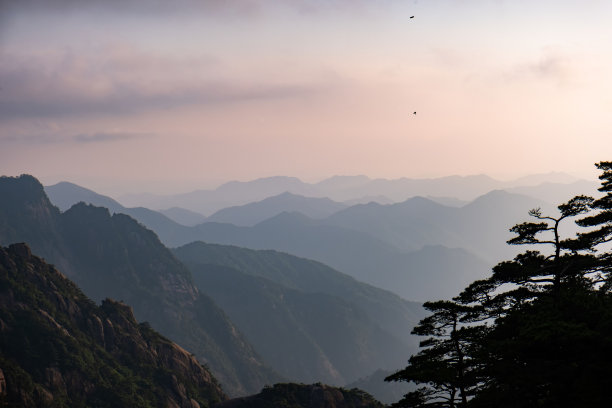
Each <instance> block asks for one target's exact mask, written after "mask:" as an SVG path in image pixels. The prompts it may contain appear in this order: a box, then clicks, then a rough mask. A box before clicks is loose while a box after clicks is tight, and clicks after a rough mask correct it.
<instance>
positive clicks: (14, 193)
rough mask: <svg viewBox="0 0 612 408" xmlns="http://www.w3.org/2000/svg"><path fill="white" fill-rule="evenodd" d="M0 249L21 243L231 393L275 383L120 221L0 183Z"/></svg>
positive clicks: (146, 238) (28, 180)
mask: <svg viewBox="0 0 612 408" xmlns="http://www.w3.org/2000/svg"><path fill="white" fill-rule="evenodd" d="M0 196H1V197H2V200H0V244H2V245H8V244H10V243H13V242H27V243H29V244H30V245H31V247H32V249H33V250H34V251H35V252H36V253H38V254H40V255H42V256H44V257H45V258H46V259H47V260H48V261H49V262H52V263H53V264H55V265H56V266H57V267H59V268H60V269H61V270H62V271H63V272H64V273H66V274H67V275H68V276H69V277H70V278H71V279H73V280H74V281H75V282H76V283H77V284H78V285H79V287H81V288H82V289H83V291H84V292H85V294H86V295H88V296H89V297H91V298H92V299H94V300H95V301H100V300H102V299H104V298H106V297H112V298H114V299H119V300H123V301H125V302H127V303H128V304H130V305H131V306H133V308H134V314H135V316H136V318H137V319H138V320H145V321H148V322H150V323H151V325H152V327H153V328H155V329H156V330H158V331H159V332H160V333H162V334H163V335H165V336H167V337H169V338H170V339H172V340H173V341H176V342H177V343H178V344H180V345H181V346H182V347H185V348H186V349H188V350H190V351H191V352H193V353H194V354H195V355H196V356H197V357H198V358H199V359H201V360H202V361H204V362H206V363H207V364H208V365H209V367H210V368H211V370H212V371H213V372H214V373H215V376H216V377H217V378H218V379H219V380H220V381H221V382H222V383H223V385H224V387H225V389H226V391H227V392H228V393H229V394H232V395H240V394H242V395H244V394H246V393H252V392H256V391H258V390H259V389H260V388H261V387H262V386H263V385H264V384H269V383H272V382H274V381H277V380H278V379H280V377H279V376H278V375H277V374H275V373H274V372H273V371H272V370H271V369H269V368H267V366H265V365H264V364H263V363H262V361H261V359H260V357H259V356H258V355H257V353H256V352H255V350H254V349H253V348H252V346H251V345H250V344H249V343H248V341H247V340H246V339H245V338H244V337H243V335H242V334H240V332H239V330H238V329H237V328H236V327H235V326H234V325H233V324H232V323H231V322H230V321H229V320H228V319H227V317H226V315H225V314H224V313H223V311H222V310H221V309H219V308H218V306H216V305H215V303H214V302H213V301H212V299H210V298H209V297H208V296H206V295H204V294H202V293H200V292H199V291H198V289H197V288H196V287H195V286H194V284H193V282H192V279H191V274H190V272H189V270H188V269H187V268H186V267H185V266H184V265H183V264H182V263H181V262H180V261H178V260H177V259H176V258H175V257H174V255H173V254H172V253H171V252H170V251H169V250H168V249H167V248H166V247H164V245H162V244H161V242H160V241H159V239H158V238H157V236H156V235H155V234H154V233H153V232H152V231H149V230H147V229H145V228H144V227H143V226H142V225H140V224H139V223H138V222H136V221H135V220H133V219H132V218H130V217H129V216H127V215H123V214H114V215H112V216H111V215H110V213H109V211H108V210H107V209H105V208H100V207H94V206H91V205H86V204H84V203H81V204H78V205H75V206H73V207H71V208H70V209H69V210H67V211H65V212H64V213H61V212H60V211H59V209H57V207H55V206H53V205H51V203H50V202H49V200H48V198H47V196H46V195H45V193H44V190H43V187H42V185H41V184H40V183H39V182H38V180H36V179H35V178H34V177H31V176H25V175H24V176H21V177H18V178H11V177H2V178H0Z"/></svg>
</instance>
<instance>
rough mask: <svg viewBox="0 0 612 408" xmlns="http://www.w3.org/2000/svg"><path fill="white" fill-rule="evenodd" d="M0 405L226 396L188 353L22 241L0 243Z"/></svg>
mask: <svg viewBox="0 0 612 408" xmlns="http://www.w3.org/2000/svg"><path fill="white" fill-rule="evenodd" d="M0 305H1V307H0V385H1V386H0V405H2V406H19V407H77V406H96V407H120V406H121V407H128V406H129V407H145V406H160V405H164V406H176V407H187V406H189V407H193V408H196V407H200V406H202V407H207V406H210V405H212V404H214V403H216V402H220V401H223V400H226V399H227V397H226V396H225V394H224V393H223V391H222V390H221V387H220V386H219V384H218V383H217V382H216V380H215V379H214V377H213V376H212V375H211V373H210V372H209V371H208V370H207V369H206V368H205V367H203V366H202V365H201V364H200V363H199V362H198V360H197V359H196V358H195V357H194V356H193V355H192V354H190V353H188V352H187V351H185V350H184V349H182V348H181V347H179V346H178V345H176V344H175V343H173V342H171V341H170V340H168V339H166V338H165V337H163V336H161V335H159V334H158V333H157V332H155V331H154V330H153V329H151V327H150V326H149V325H148V324H147V323H141V324H138V323H137V322H136V319H135V318H134V315H133V312H132V309H131V308H130V307H129V306H128V305H126V304H124V303H122V302H117V301H114V300H110V299H106V300H104V301H103V302H102V304H101V305H100V306H96V305H95V304H94V303H93V302H92V301H91V300H90V299H88V298H87V297H86V296H85V295H84V294H83V293H82V292H81V290H80V289H79V288H78V287H77V286H76V285H75V284H73V283H72V282H71V281H69V280H68V279H67V278H66V277H65V276H64V275H63V274H62V273H61V272H60V271H58V270H57V269H56V268H54V267H53V266H51V265H49V264H47V263H46V262H45V261H44V260H42V259H41V258H38V257H36V256H34V255H32V253H31V251H30V248H29V247H28V246H27V245H25V244H13V245H11V246H9V247H8V248H2V247H0Z"/></svg>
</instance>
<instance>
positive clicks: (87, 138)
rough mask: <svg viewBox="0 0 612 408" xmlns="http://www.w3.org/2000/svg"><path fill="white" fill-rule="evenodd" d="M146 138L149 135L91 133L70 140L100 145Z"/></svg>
mask: <svg viewBox="0 0 612 408" xmlns="http://www.w3.org/2000/svg"><path fill="white" fill-rule="evenodd" d="M147 136H150V135H147V134H143V133H93V134H80V135H76V136H73V137H72V138H71V139H72V140H74V141H75V142H78V143H102V142H116V141H122V140H130V139H140V138H143V137H147Z"/></svg>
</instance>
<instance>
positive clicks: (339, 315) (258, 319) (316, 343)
mask: <svg viewBox="0 0 612 408" xmlns="http://www.w3.org/2000/svg"><path fill="white" fill-rule="evenodd" d="M191 269H192V271H193V273H194V279H195V281H196V283H197V284H198V285H199V286H200V287H201V288H206V290H207V293H209V294H210V296H211V297H212V298H213V299H214V300H215V302H217V303H218V304H219V305H221V307H222V308H223V309H224V310H225V311H226V312H227V313H228V315H229V316H230V318H231V319H232V321H234V322H235V324H236V325H237V326H238V328H239V329H240V330H241V331H242V332H243V333H244V334H245V335H246V336H247V338H248V339H249V341H250V342H251V343H252V344H253V345H254V347H255V348H256V350H257V351H258V352H259V354H261V355H262V356H263V358H264V359H265V360H266V361H267V362H268V363H269V364H270V365H271V366H272V367H273V368H274V369H275V370H277V371H279V372H280V373H281V374H283V375H284V376H285V377H287V378H291V379H292V380H293V381H296V382H312V381H323V382H326V383H329V384H335V385H341V384H345V383H346V382H348V381H352V380H354V379H355V378H357V377H359V376H362V375H364V373H367V372H371V371H372V370H374V369H376V368H379V367H385V368H393V367H397V363H398V361H404V360H405V359H406V358H407V357H408V355H409V354H410V351H414V350H415V349H416V347H415V346H416V345H414V344H413V347H408V346H407V345H406V343H404V342H402V341H400V340H399V339H397V338H395V337H394V336H392V335H390V334H389V333H388V332H385V331H384V330H382V329H381V328H380V327H379V326H378V325H377V324H376V323H375V322H373V321H372V320H371V319H370V318H369V317H368V316H367V313H365V312H364V310H363V308H361V307H357V306H356V305H354V304H351V303H348V302H346V301H344V300H343V299H340V298H338V297H335V296H331V295H328V294H322V293H303V292H300V291H297V290H293V289H288V288H285V287H283V286H282V285H278V284H276V283H274V282H272V281H270V280H267V279H263V278H260V277H255V276H251V275H247V274H244V273H242V272H240V271H237V270H234V269H232V268H227V267H222V266H218V265H202V264H199V265H192V268H191Z"/></svg>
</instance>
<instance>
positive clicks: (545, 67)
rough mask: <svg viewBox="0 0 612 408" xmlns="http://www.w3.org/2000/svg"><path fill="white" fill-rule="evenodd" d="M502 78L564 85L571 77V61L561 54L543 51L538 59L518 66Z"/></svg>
mask: <svg viewBox="0 0 612 408" xmlns="http://www.w3.org/2000/svg"><path fill="white" fill-rule="evenodd" d="M504 76H505V79H509V80H513V81H519V80H538V81H541V80H545V81H554V82H557V83H558V84H564V83H566V82H567V81H568V80H569V79H570V77H571V76H572V69H571V60H570V58H569V57H567V56H566V55H563V54H561V53H558V52H551V51H544V52H543V55H542V56H541V57H540V58H539V59H537V60H535V61H529V62H527V63H521V64H518V65H517V66H515V67H514V68H513V69H512V70H510V71H508V72H506V73H505V75H504Z"/></svg>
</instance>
